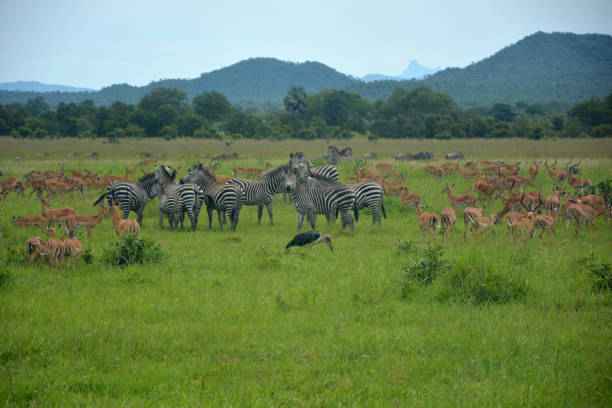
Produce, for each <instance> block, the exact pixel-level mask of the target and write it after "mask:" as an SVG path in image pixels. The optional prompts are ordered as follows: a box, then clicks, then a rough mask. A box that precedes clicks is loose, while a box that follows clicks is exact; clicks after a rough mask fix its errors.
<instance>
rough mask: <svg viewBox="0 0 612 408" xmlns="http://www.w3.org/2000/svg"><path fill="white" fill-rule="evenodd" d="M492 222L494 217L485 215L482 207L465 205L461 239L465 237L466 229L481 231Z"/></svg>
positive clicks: (492, 223)
mask: <svg viewBox="0 0 612 408" xmlns="http://www.w3.org/2000/svg"><path fill="white" fill-rule="evenodd" d="M494 224H495V219H494V218H493V217H488V216H485V215H484V213H483V211H482V208H475V207H467V208H466V209H465V210H463V226H464V230H463V239H466V238H467V233H468V229H469V230H470V231H471V232H476V231H482V230H485V229H488V228H489V227H491V226H492V225H494Z"/></svg>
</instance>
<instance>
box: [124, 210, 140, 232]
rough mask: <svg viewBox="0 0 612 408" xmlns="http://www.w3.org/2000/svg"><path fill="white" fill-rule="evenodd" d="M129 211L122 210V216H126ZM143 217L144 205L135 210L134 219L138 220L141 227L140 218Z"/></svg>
mask: <svg viewBox="0 0 612 408" xmlns="http://www.w3.org/2000/svg"><path fill="white" fill-rule="evenodd" d="M129 213H130V210H129V209H128V211H127V213H125V212H124V215H125V217H124V218H126V219H127V218H128V216H129ZM143 218H144V206H142V207H140V208H138V210H136V220H137V221H138V225H140V226H141V227H142V219H143Z"/></svg>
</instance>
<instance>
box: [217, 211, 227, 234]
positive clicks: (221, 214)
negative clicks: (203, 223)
mask: <svg viewBox="0 0 612 408" xmlns="http://www.w3.org/2000/svg"><path fill="white" fill-rule="evenodd" d="M217 215H218V216H219V225H220V226H221V231H223V227H224V226H225V211H222V210H217Z"/></svg>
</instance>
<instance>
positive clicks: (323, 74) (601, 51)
mask: <svg viewBox="0 0 612 408" xmlns="http://www.w3.org/2000/svg"><path fill="white" fill-rule="evenodd" d="M413 68H415V67H413ZM416 68H418V67H416ZM413 73H414V69H412V70H411V69H410V67H409V70H408V72H407V74H409V75H411V74H413ZM291 86H302V87H304V88H305V89H306V91H307V92H318V91H320V90H322V89H345V90H348V91H352V92H357V93H359V94H361V95H363V96H365V97H367V98H370V99H380V98H386V97H388V96H389V95H390V94H391V92H393V89H395V88H396V87H398V86H399V87H403V88H416V87H420V86H426V87H430V88H432V89H434V90H437V91H441V92H445V93H448V94H449V95H450V96H451V97H453V98H454V99H455V100H456V101H457V102H458V103H460V104H462V105H490V104H492V103H497V102H505V103H514V102H518V101H524V102H529V103H534V102H561V103H564V104H570V103H574V102H576V101H579V100H583V99H586V98H590V97H593V96H604V95H607V94H609V93H610V92H612V37H611V36H608V35H599V34H584V35H578V34H568V33H552V34H546V33H542V32H538V33H535V34H533V35H530V36H528V37H526V38H524V39H522V40H520V41H519V42H517V43H516V44H512V45H510V46H508V47H505V48H503V49H502V50H500V51H499V52H497V53H495V54H494V55H492V56H490V57H488V58H485V59H483V60H482V61H479V62H477V63H474V64H472V65H470V66H468V67H466V68H448V69H445V70H443V71H440V72H438V73H435V74H433V75H431V76H428V77H427V78H425V79H423V80H414V79H413V80H408V81H405V80H403V81H394V80H384V81H375V82H369V83H366V82H364V81H361V80H358V79H355V78H353V77H351V76H348V75H345V74H342V73H340V72H338V71H336V70H334V69H333V68H330V67H328V66H326V65H324V64H321V63H319V62H304V63H292V62H285V61H280V60H277V59H273V58H252V59H248V60H244V61H241V62H238V63H236V64H233V65H230V66H228V67H225V68H222V69H218V70H216V71H212V72H209V73H205V74H202V75H201V76H200V77H198V78H194V79H167V80H162V81H157V82H152V83H150V84H149V85H147V86H144V87H134V86H130V85H127V84H122V85H112V86H110V87H107V88H103V89H102V90H100V91H97V92H71V93H66V92H48V93H36V92H14V91H0V103H8V102H26V101H27V100H28V99H30V98H33V97H34V96H37V95H41V96H43V97H44V98H45V99H47V100H48V101H49V103H51V104H53V105H55V104H57V103H59V102H79V101H83V100H86V99H91V100H93V101H94V102H95V103H96V104H104V105H107V104H110V103H112V102H114V101H122V102H126V103H136V102H138V101H139V100H140V98H142V96H143V95H145V94H146V93H148V92H150V91H151V90H152V89H153V88H156V87H173V88H178V89H181V90H183V91H185V92H186V93H187V95H188V96H189V97H193V96H195V95H197V94H199V93H201V92H204V91H212V90H214V91H218V92H221V93H223V94H225V95H226V96H227V97H228V98H229V100H230V101H231V102H233V103H247V102H250V103H254V104H264V103H273V104H278V103H279V102H280V101H282V98H283V97H284V96H285V95H286V93H287V90H288V89H289V88H290V87H291Z"/></svg>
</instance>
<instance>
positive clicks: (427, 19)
mask: <svg viewBox="0 0 612 408" xmlns="http://www.w3.org/2000/svg"><path fill="white" fill-rule="evenodd" d="M536 31H545V32H552V31H564V32H567V31H570V32H576V33H606V34H612V0H583V1H580V0H574V1H570V0H511V1H505V2H498V1H493V0H473V1H469V0H467V1H461V2H460V1H438V0H426V1H414V0H403V1H387V0H378V1H367V2H366V1H364V2H359V1H357V0H338V1H336V0H325V1H319V0H308V1H301V2H297V1H288V0H283V1H257V0H250V1H223V0H215V1H207V0H200V1H195V0H194V1H183V0H171V1H155V0H104V1H94V0H82V1H76V0H75V1H67V0H40V1H37V0H0V58H1V62H0V82H4V81H15V80H37V81H41V82H48V83H57V84H66V85H75V86H86V87H93V88H99V87H102V86H107V85H110V84H113V83H122V82H127V83H130V84H134V85H144V84H146V83H148V82H150V81H152V80H157V79H162V78H193V77H197V76H199V75H200V74H201V73H202V72H208V71H211V70H213V69H217V68H221V67H223V66H226V65H229V64H232V63H235V62H238V61H240V60H242V59H245V58H249V57H276V58H279V59H283V60H289V61H300V62H301V61H306V60H311V61H312V60H314V61H320V62H323V63H325V64H327V65H329V66H331V67H333V68H335V69H337V70H339V71H341V72H344V73H347V74H351V75H355V76H363V75H365V74H367V73H373V72H376V73H385V74H397V73H399V72H401V71H402V70H403V68H404V67H405V66H406V65H407V63H408V61H409V60H410V59H413V58H415V59H417V60H418V61H419V62H421V63H422V64H424V65H427V66H442V67H446V66H459V67H461V66H465V65H467V64H469V63H470V62H473V61H478V60H480V59H482V58H484V57H487V56H489V55H491V54H493V53H494V52H495V51H497V50H499V49H500V48H502V47H504V46H507V45H510V44H512V43H514V42H516V41H518V40H520V39H521V38H523V37H525V36H526V35H529V34H531V33H533V32H536Z"/></svg>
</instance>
